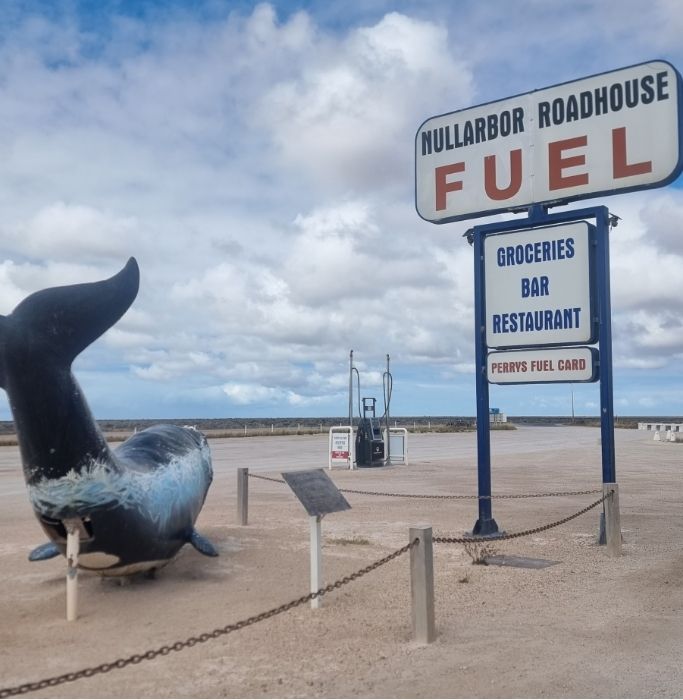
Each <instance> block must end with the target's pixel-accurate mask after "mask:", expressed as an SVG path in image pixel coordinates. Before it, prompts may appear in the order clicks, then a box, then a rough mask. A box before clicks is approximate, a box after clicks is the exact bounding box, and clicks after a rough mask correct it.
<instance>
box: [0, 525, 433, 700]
mask: <svg viewBox="0 0 683 700" xmlns="http://www.w3.org/2000/svg"><path fill="white" fill-rule="evenodd" d="M419 541H420V540H419V539H418V538H415V539H414V540H412V541H411V542H409V543H408V544H407V545H405V546H403V547H401V548H400V549H397V550H396V551H395V552H392V553H391V554H388V555H387V556H386V557H383V558H382V559H379V560H377V561H376V562H373V563H372V564H369V565H368V566H365V567H363V568H362V569H359V570H358V571H355V572H353V573H352V574H349V575H348V576H344V577H343V578H340V579H339V580H337V581H335V582H334V583H330V584H328V585H327V586H325V587H324V588H320V589H319V590H317V591H315V592H313V593H309V594H308V595H304V596H301V597H300V598H296V599H295V600H292V601H290V602H289V603H285V604H283V605H279V606H278V607H276V608H271V609H270V610H267V611H266V612H262V613H260V614H259V615H252V616H251V617H248V618H246V619H245V620H239V621H238V622H234V623H232V624H230V625H226V626H225V627H219V628H217V629H215V630H212V631H211V632H204V633H203V634H200V635H198V636H196V637H189V638H188V639H186V640H185V641H182V642H175V643H174V644H167V645H164V646H161V647H159V648H157V649H150V650H149V651H146V652H144V653H142V654H133V655H132V656H127V657H124V658H120V659H117V660H116V661H112V662H109V663H103V664H100V665H99V666H92V667H90V668H84V669H82V670H81V671H74V672H72V673H65V674H63V675H61V676H53V677H52V678H45V679H43V680H41V681H36V682H34V683H24V684H23V685H18V686H16V687H14V688H2V689H0V698H9V697H11V696H15V695H23V694H25V693H32V692H34V691H36V690H44V689H45V688H51V687H53V686H56V685H61V684H62V683H71V682H72V681H76V680H79V679H81V678H90V677H92V676H95V675H97V674H99V673H108V672H109V671H113V670H115V669H119V668H125V667H126V666H131V665H135V664H139V663H141V662H142V661H151V660H152V659H155V658H156V657H157V656H167V655H168V654H170V653H171V652H174V651H182V650H183V649H186V648H189V647H193V646H195V645H196V644H203V643H204V642H208V641H209V640H210V639H216V638H218V637H221V636H223V635H225V634H230V633H231V632H235V631H237V630H240V629H244V628H245V627H249V626H250V625H255V624H256V623H257V622H262V621H263V620H268V619H269V618H271V617H275V616H276V615H280V614H281V613H284V612H287V611H288V610H291V609H292V608H296V607H298V606H300V605H304V604H305V603H308V602H310V601H311V600H313V599H314V598H321V597H322V596H324V595H325V594H326V593H331V592H332V591H334V590H336V589H338V588H341V587H342V586H345V585H346V584H347V583H351V581H355V580H356V579H359V578H360V577H361V576H365V575H366V574H369V573H370V572H371V571H374V570H375V569H378V568H379V567H380V566H383V565H384V564H387V563H389V562H390V561H392V560H393V559H396V558H397V557H400V556H401V555H402V554H405V553H406V552H407V551H409V550H410V549H412V548H413V547H415V546H417V544H418V543H419Z"/></svg>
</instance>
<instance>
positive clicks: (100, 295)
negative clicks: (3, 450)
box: [0, 258, 140, 388]
mask: <svg viewBox="0 0 683 700" xmlns="http://www.w3.org/2000/svg"><path fill="white" fill-rule="evenodd" d="M139 286H140V271H139V268H138V264H137V262H136V260H135V258H130V259H129V260H128V262H127V263H126V265H125V267H124V268H123V269H122V270H121V271H120V272H118V273H117V274H115V275H114V276H113V277H110V278H109V279H106V280H102V281H99V282H88V283H85V284H72V285H67V286H63V287H51V288H49V289H42V290H41V291H39V292H35V293H34V294H31V295H30V296H28V297H26V299H24V300H23V301H22V302H21V303H20V304H19V305H18V306H17V307H16V308H15V309H14V311H13V312H12V313H11V314H10V315H9V316H0V386H1V387H3V388H7V386H6V385H7V376H6V374H7V367H8V363H9V364H13V360H18V361H19V363H20V364H23V362H24V361H25V359H28V357H27V356H29V355H34V356H33V358H31V359H32V360H35V359H36V358H39V359H40V361H41V362H42V363H45V362H48V363H51V364H56V365H61V366H63V367H69V366H70V365H71V363H72V362H73V360H74V359H75V358H76V356H77V355H78V354H79V353H80V352H81V351H83V350H84V349H85V348H86V347H88V345H90V344H91V343H92V342H93V341H94V340H96V339H97V338H99V337H100V336H101V335H102V334H103V333H104V332H105V331H106V330H108V329H109V328H111V327H112V326H113V325H114V324H115V323H116V322H117V321H118V320H119V319H120V318H121V316H123V314H124V313H125V312H126V311H127V310H128V308H129V307H130V305H131V304H132V303H133V301H134V300H135V297H136V296H137V293H138V289H139Z"/></svg>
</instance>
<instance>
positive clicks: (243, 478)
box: [237, 467, 249, 525]
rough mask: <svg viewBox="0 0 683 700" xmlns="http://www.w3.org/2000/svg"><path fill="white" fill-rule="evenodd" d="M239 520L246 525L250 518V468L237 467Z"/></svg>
mask: <svg viewBox="0 0 683 700" xmlns="http://www.w3.org/2000/svg"><path fill="white" fill-rule="evenodd" d="M237 520H238V522H239V524H240V525H246V524H247V521H248V520H249V470H248V469H247V468H246V467H238V468H237Z"/></svg>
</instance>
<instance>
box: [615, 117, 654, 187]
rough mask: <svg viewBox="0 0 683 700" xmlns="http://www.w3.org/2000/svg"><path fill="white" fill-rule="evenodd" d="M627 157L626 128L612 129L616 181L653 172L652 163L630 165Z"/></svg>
mask: <svg viewBox="0 0 683 700" xmlns="http://www.w3.org/2000/svg"><path fill="white" fill-rule="evenodd" d="M627 161H628V159H627V157H626V127H625V126H622V127H619V128H618V129H612V174H613V175H614V179H615V180H616V179H618V178H620V177H630V176H631V175H645V173H651V172H652V161H651V160H644V161H641V162H640V163H631V164H629V163H628V162H627Z"/></svg>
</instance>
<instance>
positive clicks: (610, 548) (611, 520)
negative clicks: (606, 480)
mask: <svg viewBox="0 0 683 700" xmlns="http://www.w3.org/2000/svg"><path fill="white" fill-rule="evenodd" d="M602 492H603V494H605V495H607V494H609V495H608V496H607V498H606V499H605V544H606V545H607V553H608V554H609V555H610V556H611V557H618V556H619V555H620V554H621V518H620V516H619V485H618V484H603V485H602Z"/></svg>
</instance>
